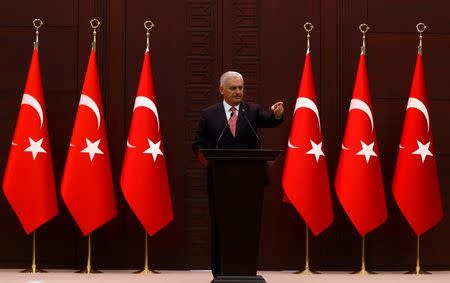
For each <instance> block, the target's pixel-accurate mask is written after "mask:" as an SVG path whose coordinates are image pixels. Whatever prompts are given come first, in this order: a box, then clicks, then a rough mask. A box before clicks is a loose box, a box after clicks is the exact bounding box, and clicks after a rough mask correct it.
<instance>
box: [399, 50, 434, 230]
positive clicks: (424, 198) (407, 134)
mask: <svg viewBox="0 0 450 283" xmlns="http://www.w3.org/2000/svg"><path fill="white" fill-rule="evenodd" d="M435 154H436V153H435V150H434V143H433V135H432V132H431V125H430V116H429V113H428V99H427V92H426V89H425V78H424V73H423V62H422V55H421V54H418V55H417V61H416V69H415V71H414V77H413V81H412V86H411V93H410V96H409V99H408V105H407V107H406V117H405V122H404V125H403V133H402V137H401V141H400V146H399V151H398V156H397V166H396V167H395V173H394V179H393V184H392V187H393V193H394V198H395V201H396V202H397V204H398V206H399V208H400V210H401V211H402V213H403V215H404V216H405V217H406V220H407V221H408V223H409V225H411V227H412V229H413V230H414V232H415V233H416V234H417V235H418V236H419V235H421V234H423V233H424V232H426V231H427V230H428V229H430V228H431V227H433V226H434V225H436V224H437V223H439V222H440V221H441V219H442V203H441V194H440V190H439V180H438V174H437V168H436V158H435Z"/></svg>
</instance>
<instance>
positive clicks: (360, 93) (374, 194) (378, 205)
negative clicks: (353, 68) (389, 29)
mask: <svg viewBox="0 0 450 283" xmlns="http://www.w3.org/2000/svg"><path fill="white" fill-rule="evenodd" d="M335 185H336V193H337V196H338V198H339V201H340V202H341V204H342V206H343V207H344V210H345V212H346V213H347V215H348V217H349V218H350V220H351V221H352V223H353V225H354V226H355V227H356V229H357V230H358V232H359V234H360V235H361V236H364V235H366V234H367V233H369V232H370V231H372V230H373V229H375V228H376V227H378V226H379V225H381V224H382V223H383V222H384V221H385V220H386V218H387V209H386V200H385V196H384V188H383V179H382V175H381V166H380V159H379V151H378V145H377V135H376V132H375V125H374V119H373V114H372V103H371V99H370V92H369V80H368V76H367V67H366V56H365V55H364V54H361V56H360V59H359V66H358V71H357V74H356V81H355V87H354V89H353V97H352V100H351V102H350V108H349V113H348V117H347V126H346V128H345V133H344V140H343V142H342V149H341V155H340V157H339V163H338V168H337V173H336V180H335Z"/></svg>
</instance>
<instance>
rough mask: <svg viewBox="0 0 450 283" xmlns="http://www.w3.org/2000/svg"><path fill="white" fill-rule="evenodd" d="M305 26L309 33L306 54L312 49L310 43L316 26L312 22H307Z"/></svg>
mask: <svg viewBox="0 0 450 283" xmlns="http://www.w3.org/2000/svg"><path fill="white" fill-rule="evenodd" d="M303 28H304V29H305V31H306V33H307V35H306V54H308V53H309V51H310V50H309V49H310V46H311V44H310V38H311V35H310V32H311V31H312V30H313V28H314V26H313V25H312V24H311V23H310V22H306V23H305V24H304V25H303Z"/></svg>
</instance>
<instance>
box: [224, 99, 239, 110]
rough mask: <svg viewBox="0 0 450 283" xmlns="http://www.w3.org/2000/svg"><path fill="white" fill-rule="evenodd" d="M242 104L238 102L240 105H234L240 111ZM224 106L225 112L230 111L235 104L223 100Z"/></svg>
mask: <svg viewBox="0 0 450 283" xmlns="http://www.w3.org/2000/svg"><path fill="white" fill-rule="evenodd" d="M240 105H241V104H238V105H236V106H234V108H236V110H237V112H239V106H240ZM223 107H224V108H225V113H228V112H230V109H231V107H233V106H231V105H230V104H228V103H227V102H226V101H225V100H224V101H223Z"/></svg>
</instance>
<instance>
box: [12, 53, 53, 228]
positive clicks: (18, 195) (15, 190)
mask: <svg viewBox="0 0 450 283" xmlns="http://www.w3.org/2000/svg"><path fill="white" fill-rule="evenodd" d="M45 113H46V112H45V103H44V94H43V91H42V82H41V71H40V66H39V53H38V51H37V49H34V51H33V57H32V58H31V64H30V69H29V71H28V78H27V83H26V85H25V92H24V94H23V97H22V103H21V105H20V110H19V117H18V118H17V124H16V130H15V132H14V138H13V141H12V145H11V150H10V153H9V158H8V163H7V165H6V171H5V175H4V178H3V189H4V192H5V195H6V198H7V199H8V202H9V203H10V204H11V206H12V208H13V209H14V212H15V213H16V215H17V217H18V218H19V220H20V223H21V224H22V226H23V228H24V229H25V232H26V233H27V234H29V233H31V232H33V231H34V230H35V229H37V228H38V227H39V226H41V225H42V224H44V223H46V222H47V221H49V220H50V219H52V218H53V217H55V216H56V214H58V203H57V200H56V191H55V179H54V176H53V165H52V155H51V150H50V142H49V137H48V129H47V116H46V114H45Z"/></svg>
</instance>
